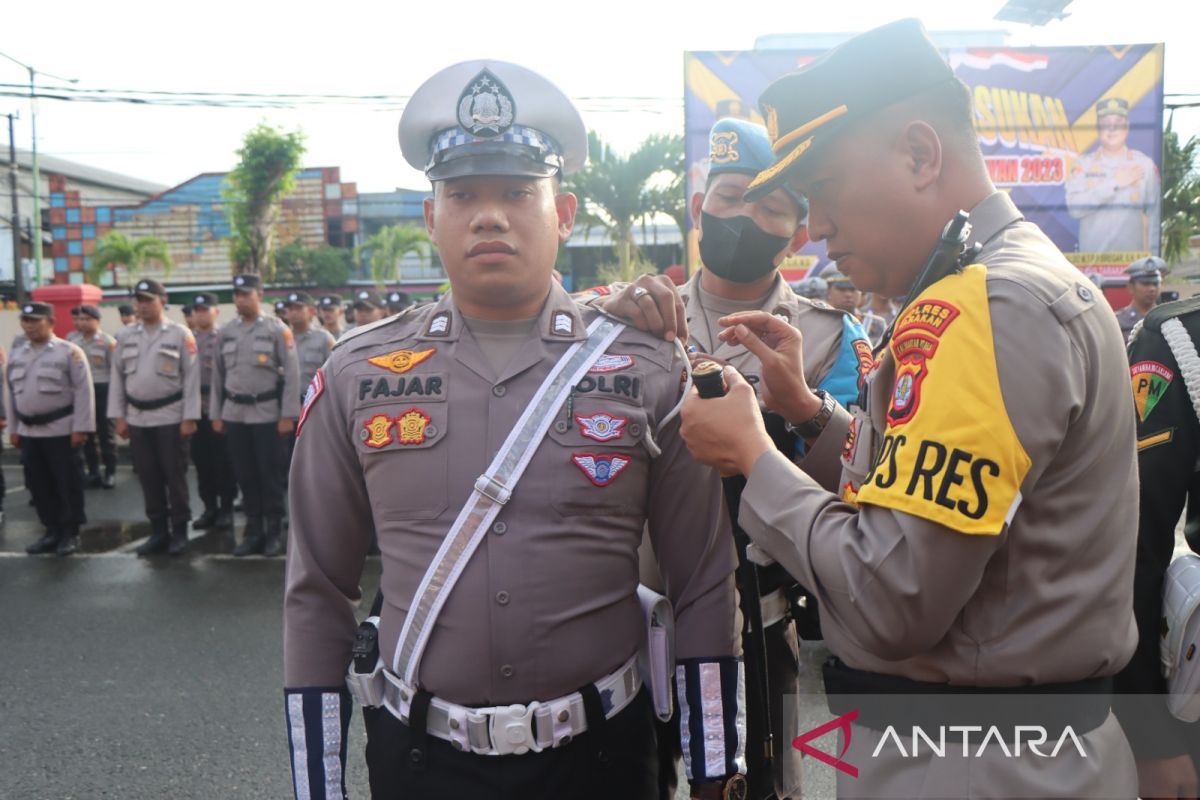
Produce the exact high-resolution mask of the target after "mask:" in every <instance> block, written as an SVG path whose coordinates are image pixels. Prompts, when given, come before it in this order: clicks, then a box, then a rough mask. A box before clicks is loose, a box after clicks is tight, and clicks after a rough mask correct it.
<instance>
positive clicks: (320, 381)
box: [296, 368, 325, 436]
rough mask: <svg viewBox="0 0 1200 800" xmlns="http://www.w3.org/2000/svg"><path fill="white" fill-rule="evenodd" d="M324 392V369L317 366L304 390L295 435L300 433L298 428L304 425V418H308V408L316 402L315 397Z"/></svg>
mask: <svg viewBox="0 0 1200 800" xmlns="http://www.w3.org/2000/svg"><path fill="white" fill-rule="evenodd" d="M324 392H325V371H324V370H323V369H322V368H318V369H317V371H316V374H314V375H313V378H312V380H311V381H309V384H308V389H307V390H306V391H305V392H304V402H303V403H302V404H301V406H300V419H299V420H298V421H297V422H296V436H299V435H300V429H301V428H303V427H304V420H306V419H308V412H309V409H311V408H312V407H313V404H314V403H316V402H317V398H318V397H320V396H321V395H322V394H323V393H324Z"/></svg>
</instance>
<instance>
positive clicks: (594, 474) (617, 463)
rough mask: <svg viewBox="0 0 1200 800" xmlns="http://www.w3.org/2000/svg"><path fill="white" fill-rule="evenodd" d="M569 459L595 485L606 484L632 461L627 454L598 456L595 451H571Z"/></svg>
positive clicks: (614, 478)
mask: <svg viewBox="0 0 1200 800" xmlns="http://www.w3.org/2000/svg"><path fill="white" fill-rule="evenodd" d="M571 460H572V461H574V462H575V466H577V467H579V469H581V470H583V474H584V475H586V476H587V478H588V480H589V481H591V482H592V483H593V484H595V485H596V486H608V485H609V484H610V483H612V482H613V481H614V480H616V477H617V476H618V475H620V474H621V473H622V472H624V471H625V468H626V467H628V466H629V464H630V462H632V461H633V459H632V458H630V457H628V456H620V455H615V454H614V455H604V456H599V455H596V454H595V453H572V454H571Z"/></svg>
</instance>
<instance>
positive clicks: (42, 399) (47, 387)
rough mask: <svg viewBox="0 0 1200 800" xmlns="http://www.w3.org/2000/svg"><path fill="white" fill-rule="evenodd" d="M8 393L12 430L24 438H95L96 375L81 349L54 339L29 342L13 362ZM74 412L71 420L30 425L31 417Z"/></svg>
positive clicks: (14, 351)
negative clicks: (35, 343)
mask: <svg viewBox="0 0 1200 800" xmlns="http://www.w3.org/2000/svg"><path fill="white" fill-rule="evenodd" d="M8 390H9V395H10V398H11V400H12V415H13V420H12V422H11V424H13V425H15V427H14V428H11V430H14V431H15V432H16V433H17V434H18V435H19V436H30V437H34V438H49V437H51V436H68V435H70V434H72V433H94V432H95V430H96V408H95V405H94V404H93V401H92V371H91V370H90V369H88V364H87V357H86V356H85V355H84V354H83V350H81V349H79V346H78V345H75V344H72V343H70V342H68V341H66V340H65V339H60V338H58V337H57V336H55V335H53V334H51V336H50V341H48V342H46V344H44V345H42V346H40V347H34V346H33V345H32V344H30V343H29V341H28V340H26V341H25V342H24V343H23V344H22V345H21V346H20V347H17V348H15V349H14V350H13V352H12V355H10V356H9V359H8ZM62 408H73V409H74V410H73V411H72V413H71V414H68V415H67V416H65V417H63V418H61V419H58V420H55V421H53V422H50V423H47V424H45V425H26V424H25V423H24V422H21V419H20V415H21V414H23V415H25V416H27V417H32V416H37V415H39V414H47V413H50V412H52V411H58V410H59V409H62Z"/></svg>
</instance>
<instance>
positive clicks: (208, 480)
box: [192, 292, 237, 531]
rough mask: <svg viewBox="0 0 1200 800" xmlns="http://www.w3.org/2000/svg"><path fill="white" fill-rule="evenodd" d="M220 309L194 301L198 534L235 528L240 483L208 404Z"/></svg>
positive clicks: (207, 296) (205, 296)
mask: <svg viewBox="0 0 1200 800" xmlns="http://www.w3.org/2000/svg"><path fill="white" fill-rule="evenodd" d="M220 313H221V309H220V308H219V307H218V305H217V296H216V295H215V294H213V293H212V292H200V293H199V294H197V295H195V296H194V297H193V298H192V324H193V326H194V327H193V329H192V333H193V335H194V336H195V337H196V365H197V367H198V370H199V372H200V419H198V420H196V435H195V436H193V437H192V463H193V464H195V465H196V489H197V491H198V492H199V494H200V500H201V501H202V502H203V503H204V511H203V513H201V514H200V516H199V517H197V518H196V519H195V520H193V521H192V527H193V528H195V529H196V530H198V531H200V530H207V529H209V528H218V529H225V528H232V527H233V500H234V498H235V497H237V482H236V480H234V477H233V464H231V463H230V461H229V453H228V452H227V451H226V449H225V442H224V441H223V440H222V438H221V437H220V436H218V435H217V433H216V432H215V431H214V430H213V425H212V416H211V415H210V409H209V404H210V403H211V401H212V380H213V362H215V361H216V357H217V346H218V344H219V339H220V337H219V336H218V335H217V316H218V315H219V314H220Z"/></svg>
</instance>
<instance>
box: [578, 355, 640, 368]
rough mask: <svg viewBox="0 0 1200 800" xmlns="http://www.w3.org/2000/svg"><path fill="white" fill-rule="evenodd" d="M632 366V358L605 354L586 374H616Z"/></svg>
mask: <svg viewBox="0 0 1200 800" xmlns="http://www.w3.org/2000/svg"><path fill="white" fill-rule="evenodd" d="M632 366H633V356H625V355H617V354H616V353H605V354H604V355H602V356H600V357H599V358H598V359H596V363H595V364H593V365H592V368H591V369H589V370H588V372H617V371H619V370H623V369H628V368H629V367H632Z"/></svg>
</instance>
